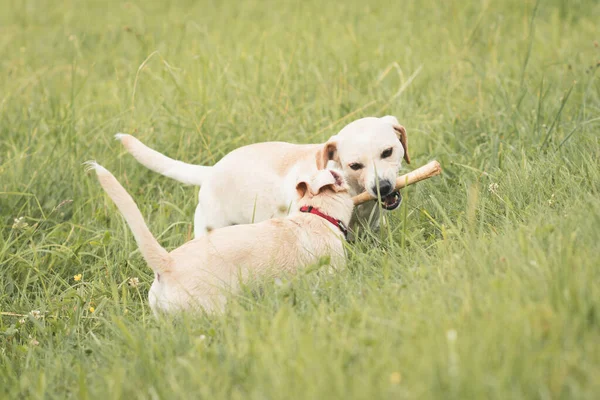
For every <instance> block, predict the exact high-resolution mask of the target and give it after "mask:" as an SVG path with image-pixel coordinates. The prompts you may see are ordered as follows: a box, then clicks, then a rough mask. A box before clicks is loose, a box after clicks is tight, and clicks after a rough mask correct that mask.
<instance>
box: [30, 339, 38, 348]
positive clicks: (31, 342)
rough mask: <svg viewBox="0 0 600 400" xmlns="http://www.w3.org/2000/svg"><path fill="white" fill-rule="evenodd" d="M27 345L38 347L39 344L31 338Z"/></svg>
mask: <svg viewBox="0 0 600 400" xmlns="http://www.w3.org/2000/svg"><path fill="white" fill-rule="evenodd" d="M29 344H30V345H32V346H38V345H39V344H40V342H38V341H37V340H36V339H35V338H32V339H31V340H30V341H29Z"/></svg>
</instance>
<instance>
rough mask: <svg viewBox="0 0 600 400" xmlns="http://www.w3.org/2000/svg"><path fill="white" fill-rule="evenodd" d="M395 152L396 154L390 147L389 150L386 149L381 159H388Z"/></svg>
mask: <svg viewBox="0 0 600 400" xmlns="http://www.w3.org/2000/svg"><path fill="white" fill-rule="evenodd" d="M393 152H394V148H393V147H390V148H389V149H386V150H384V151H383V153H381V158H388V157H389V156H391V155H392V153H393Z"/></svg>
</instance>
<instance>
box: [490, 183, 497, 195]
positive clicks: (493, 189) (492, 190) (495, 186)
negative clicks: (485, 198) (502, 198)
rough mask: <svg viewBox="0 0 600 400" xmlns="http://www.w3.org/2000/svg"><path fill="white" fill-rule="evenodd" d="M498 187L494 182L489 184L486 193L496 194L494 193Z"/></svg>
mask: <svg viewBox="0 0 600 400" xmlns="http://www.w3.org/2000/svg"><path fill="white" fill-rule="evenodd" d="M498 187H499V185H498V184H497V183H495V182H493V183H490V185H489V186H488V192H490V193H496V191H497V190H498Z"/></svg>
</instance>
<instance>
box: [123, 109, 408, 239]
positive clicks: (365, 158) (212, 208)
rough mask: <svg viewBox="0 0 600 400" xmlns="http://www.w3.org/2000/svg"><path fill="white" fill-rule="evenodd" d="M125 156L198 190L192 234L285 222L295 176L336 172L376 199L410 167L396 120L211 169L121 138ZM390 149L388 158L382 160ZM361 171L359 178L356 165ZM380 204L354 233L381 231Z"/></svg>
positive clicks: (371, 122) (227, 160) (244, 151)
mask: <svg viewBox="0 0 600 400" xmlns="http://www.w3.org/2000/svg"><path fill="white" fill-rule="evenodd" d="M116 137H117V139H119V140H120V141H121V142H122V143H123V145H124V146H125V148H126V149H127V150H128V151H129V152H130V153H131V154H132V155H133V156H134V157H135V158H136V159H137V160H138V161H139V162H140V163H141V164H143V165H145V166H146V167H148V168H149V169H151V170H153V171H156V172H158V173H161V174H163V175H165V176H168V177H171V178H173V179H176V180H178V181H180V182H183V183H188V184H195V185H200V186H201V188H200V192H199V194H198V200H199V201H198V207H197V208H196V213H195V217H194V233H195V236H196V237H199V236H201V235H203V234H206V233H207V232H210V231H211V230H213V229H216V228H221V227H224V226H229V225H234V224H247V223H252V222H260V221H265V220H267V219H269V218H274V217H283V216H285V215H287V213H288V210H290V209H292V208H296V194H295V190H294V187H295V184H296V181H297V179H298V176H301V175H306V174H311V173H313V172H314V171H316V170H317V168H319V169H322V168H325V167H326V166H327V165H329V166H332V167H335V168H339V169H341V170H342V172H343V175H344V177H345V179H346V181H347V182H348V184H349V186H350V194H351V195H353V196H354V195H357V194H359V193H362V192H364V191H365V190H366V191H368V192H369V193H371V194H372V195H373V196H375V197H377V192H378V190H377V188H378V186H377V185H380V186H379V187H381V184H382V183H383V182H389V183H390V184H392V185H393V184H394V183H395V182H396V176H397V174H398V171H399V169H400V167H401V161H402V159H403V158H404V159H405V160H406V161H407V162H408V161H409V157H408V150H407V143H406V131H405V130H404V128H403V127H402V126H401V125H400V124H399V123H398V120H397V119H396V118H395V117H393V116H386V117H382V118H373V117H369V118H362V119H359V120H357V121H354V122H352V123H350V124H348V125H347V126H346V127H344V128H343V129H342V130H341V131H340V132H339V133H338V134H337V135H335V136H332V137H331V138H330V139H329V140H328V141H327V142H326V143H322V144H307V145H297V144H291V143H283V142H266V143H257V144H252V145H249V146H244V147H241V148H239V149H236V150H234V151H232V152H231V153H229V154H227V155H226V156H225V157H223V158H222V159H221V160H220V161H219V162H217V163H216V164H215V165H214V166H212V167H207V166H199V165H192V164H186V163H183V162H181V161H176V160H173V159H171V158H169V157H166V156H165V155H163V154H161V153H159V152H157V151H155V150H152V149H150V148H149V147H147V146H145V145H144V144H143V143H142V142H140V141H139V140H138V139H136V138H134V137H133V136H131V135H126V134H117V135H116ZM386 149H392V150H393V152H392V154H391V156H389V157H386V158H382V156H381V155H382V152H383V151H384V150H386ZM356 163H360V164H361V165H363V168H361V169H360V170H358V171H355V170H353V169H352V168H351V165H352V164H356ZM379 218H380V215H379V207H378V206H377V204H376V203H375V202H369V203H365V204H362V205H360V206H358V207H356V209H355V213H354V214H353V218H352V221H351V228H352V229H356V227H357V225H358V223H359V222H368V223H370V225H371V227H373V228H377V227H378V226H379Z"/></svg>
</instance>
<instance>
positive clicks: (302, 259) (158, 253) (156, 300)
mask: <svg viewBox="0 0 600 400" xmlns="http://www.w3.org/2000/svg"><path fill="white" fill-rule="evenodd" d="M88 165H89V166H90V167H91V168H92V169H94V170H95V172H96V174H97V177H98V180H99V182H100V184H101V186H102V187H103V188H104V190H105V191H106V193H107V194H108V195H109V197H110V198H111V199H112V200H113V201H114V203H115V204H116V205H117V207H118V209H119V211H120V212H121V214H123V216H124V217H125V220H126V221H127V224H128V225H129V227H130V228H131V231H132V232H133V235H134V237H135V239H136V242H137V243H138V246H139V248H140V251H141V253H142V256H143V257H144V259H145V260H146V262H147V263H148V266H149V267H150V268H152V270H153V271H154V273H155V279H154V282H153V283H152V287H151V288H150V291H149V293H148V300H149V303H150V307H151V308H152V310H153V312H154V313H155V314H158V313H160V312H167V313H168V312H174V311H178V310H199V309H204V310H206V311H208V312H211V311H220V310H222V308H223V306H224V305H225V299H226V293H227V292H228V291H234V292H235V291H236V290H237V289H238V288H239V284H240V282H244V283H245V282H248V281H250V280H251V279H252V278H254V277H260V276H262V277H264V276H273V275H276V274H277V273H280V272H283V271H286V272H294V271H295V270H296V269H297V268H299V267H302V266H303V265H307V264H311V263H316V262H317V261H319V260H320V259H321V258H322V257H325V256H330V257H331V265H332V266H333V267H335V268H340V267H342V266H344V264H345V257H344V239H343V235H342V233H341V231H340V230H339V229H338V228H337V227H336V226H334V225H333V224H332V223H330V222H328V221H327V220H325V219H324V218H321V217H319V216H317V215H314V214H308V213H301V212H299V211H298V209H299V207H301V206H304V205H309V206H313V207H316V208H318V209H319V210H320V211H322V212H324V213H326V214H328V215H330V216H332V217H333V218H336V219H339V220H341V221H342V222H344V223H345V224H348V223H349V220H350V216H351V214H352V208H353V205H352V199H351V197H350V194H349V193H348V187H347V185H346V183H345V182H344V181H343V178H341V175H339V174H337V173H336V172H332V171H330V170H321V171H319V172H317V173H315V174H313V176H312V177H311V178H310V179H301V180H300V181H299V182H298V183H297V185H296V191H297V193H296V196H297V197H298V200H297V201H296V203H297V205H298V208H295V209H293V210H292V211H291V213H290V215H289V216H287V217H286V218H276V219H269V220H266V221H263V222H261V223H257V224H248V225H237V226H229V227H225V228H221V229H216V230H214V231H212V232H210V233H209V234H207V235H204V236H202V237H199V238H196V239H194V240H192V241H190V242H187V243H185V244H184V245H182V246H181V247H178V248H177V249H175V250H173V251H171V252H170V253H168V252H167V251H166V250H165V249H164V248H163V247H162V246H161V245H160V244H159V243H158V242H157V241H156V239H155V238H154V236H153V235H152V233H151V232H150V230H149V229H148V227H147V225H146V223H145V222H144V219H143V217H142V214H141V213H140V211H139V209H138V207H137V205H136V204H135V202H134V201H133V199H132V198H131V196H130V195H129V194H128V193H127V191H126V190H125V189H124V188H123V186H121V184H120V183H119V182H118V181H117V179H116V178H115V177H114V176H113V175H112V174H111V173H110V172H109V171H108V170H106V169H105V168H104V167H102V166H101V165H98V164H97V163H95V162H89V163H88ZM336 178H337V179H336Z"/></svg>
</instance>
